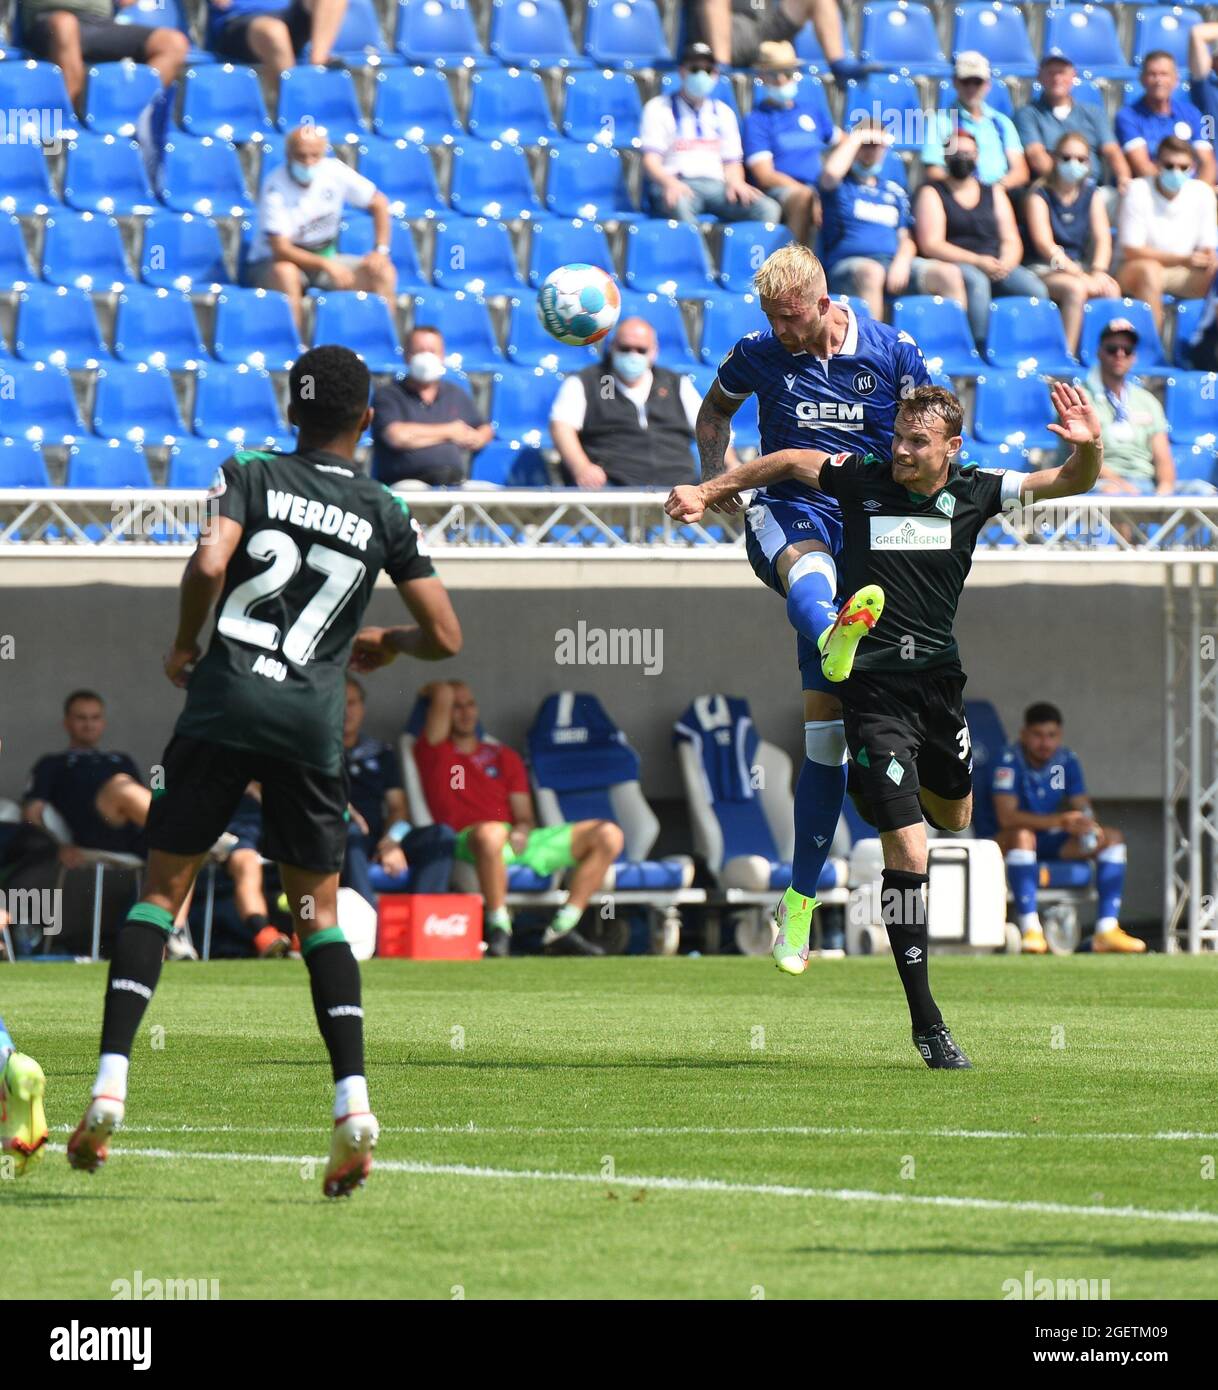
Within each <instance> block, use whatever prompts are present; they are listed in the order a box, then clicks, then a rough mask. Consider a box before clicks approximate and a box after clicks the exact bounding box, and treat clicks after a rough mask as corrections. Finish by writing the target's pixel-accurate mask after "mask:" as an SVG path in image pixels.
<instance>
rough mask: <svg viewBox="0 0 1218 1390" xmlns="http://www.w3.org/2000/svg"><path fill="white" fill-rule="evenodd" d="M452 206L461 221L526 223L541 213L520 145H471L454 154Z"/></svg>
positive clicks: (459, 147)
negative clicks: (522, 221)
mask: <svg viewBox="0 0 1218 1390" xmlns="http://www.w3.org/2000/svg"><path fill="white" fill-rule="evenodd" d="M450 192H451V197H452V205H453V207H455V208H456V209H457V211H458V212H459V213H461V215H462V216H463V217H494V218H500V219H502V220H503V221H505V222H506V221H511V220H512V219H515V218H521V219H523V220H525V221H527V220H528V219H529V218H531V217H536V216H537V214H538V213H539V212H540V211H541V205H540V204H539V203H538V201H537V193H536V191H535V189H534V188H533V180H532V178H531V176H530V174H529V164H528V160H527V159H526V158H525V153H524V151H523V150H522V149H521V148H520V146H519V145H505V144H503V143H502V142H501V141H499V140H488V141H485V142H483V141H471V142H470V143H469V144H466V145H464V146H458V147H457V148H456V149H455V150H454V151H453V177H452V189H451V190H450Z"/></svg>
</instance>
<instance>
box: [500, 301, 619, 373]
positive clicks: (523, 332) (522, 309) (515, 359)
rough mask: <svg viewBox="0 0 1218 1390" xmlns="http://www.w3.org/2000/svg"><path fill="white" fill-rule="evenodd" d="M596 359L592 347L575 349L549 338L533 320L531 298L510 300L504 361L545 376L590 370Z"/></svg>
mask: <svg viewBox="0 0 1218 1390" xmlns="http://www.w3.org/2000/svg"><path fill="white" fill-rule="evenodd" d="M602 346H603V344H602ZM599 356H600V354H599V353H598V352H597V349H596V347H594V346H589V347H576V346H575V345H574V344H572V343H560V342H559V341H558V339H557V338H551V337H550V335H549V334H548V333H547V332H546V330H545V329H544V328H543V327H542V323H541V320H540V318H538V316H537V304H536V301H535V300H534V299H533V297H532V295H529V296H528V297H527V298H525V299H513V300H512V304H511V316H510V318H509V319H508V331H507V359H508V361H509V362H510V363H512V365H513V366H516V367H541V368H542V369H543V370H544V371H547V372H578V371H582V370H583V369H584V368H585V367H589V366H591V365H592V363H593V362H596V361H597V360H598V359H599Z"/></svg>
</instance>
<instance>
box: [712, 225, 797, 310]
mask: <svg viewBox="0 0 1218 1390" xmlns="http://www.w3.org/2000/svg"><path fill="white" fill-rule="evenodd" d="M722 237H723V249H722V251H721V252H720V255H719V283H720V284H721V285H722V286H723V288H724V289H725V290H731V291H732V293H733V294H752V293H753V276H754V275H755V274H756V273H757V271H758V270H760V269H761V264H762V262H763V261H764V260H765V258H766V257H767V256H768V255H770V253H771V252H773V251H777V250H778V248H779V247H780V246H785V245H786V244H787V242H788V241H790V240H791V233H790V232H789V231H788V230H787V228H786V227H784V226H782V224H781V223H774V222H737V223H736V224H735V225H734V226H732V225H729V226H725V227H724V228H723V231H722Z"/></svg>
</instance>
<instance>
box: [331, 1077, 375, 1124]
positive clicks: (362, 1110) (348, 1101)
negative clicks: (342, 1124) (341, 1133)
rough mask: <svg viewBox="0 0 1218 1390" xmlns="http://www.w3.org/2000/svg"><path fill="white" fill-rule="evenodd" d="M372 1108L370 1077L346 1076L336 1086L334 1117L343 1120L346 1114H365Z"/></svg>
mask: <svg viewBox="0 0 1218 1390" xmlns="http://www.w3.org/2000/svg"><path fill="white" fill-rule="evenodd" d="M371 1110H372V1103H371V1102H370V1101H369V1099H368V1078H367V1077H366V1076H344V1077H343V1079H342V1080H341V1081H338V1082H336V1083H335V1086H334V1118H335V1119H336V1120H341V1119H342V1118H343V1116H344V1115H363V1114H367V1113H369V1112H370V1111H371Z"/></svg>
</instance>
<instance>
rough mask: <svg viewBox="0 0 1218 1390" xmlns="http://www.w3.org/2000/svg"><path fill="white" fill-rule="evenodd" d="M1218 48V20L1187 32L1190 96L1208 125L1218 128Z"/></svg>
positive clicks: (1197, 26) (1199, 25) (1210, 128)
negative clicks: (1216, 60) (1216, 56)
mask: <svg viewBox="0 0 1218 1390" xmlns="http://www.w3.org/2000/svg"><path fill="white" fill-rule="evenodd" d="M1215 45H1218V20H1214V21H1211V22H1207V23H1202V24H1194V25H1193V27H1192V28H1191V29H1190V30H1189V31H1188V77H1189V84H1188V95H1189V99H1190V100H1191V101H1192V103H1193V105H1194V106H1195V107H1197V108H1198V110H1199V111H1200V112H1201V114H1202V116H1204V117H1205V118H1206V119H1207V120H1208V122H1209V125H1208V127H1207V129H1209V130H1213V129H1215V127H1218V71H1216V70H1215V68H1214V47H1215Z"/></svg>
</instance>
